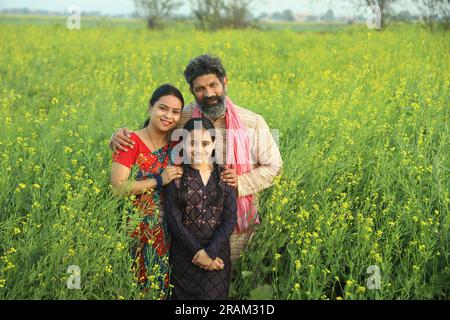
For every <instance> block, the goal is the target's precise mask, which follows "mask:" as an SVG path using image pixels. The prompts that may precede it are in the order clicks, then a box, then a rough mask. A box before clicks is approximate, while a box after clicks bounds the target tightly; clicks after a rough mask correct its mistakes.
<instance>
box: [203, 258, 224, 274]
mask: <svg viewBox="0 0 450 320" xmlns="http://www.w3.org/2000/svg"><path fill="white" fill-rule="evenodd" d="M223 268H225V265H224V264H223V261H222V259H220V258H219V257H217V258H216V259H214V260H213V262H212V263H211V264H210V265H209V267H208V269H207V270H209V271H215V270H222V269H223Z"/></svg>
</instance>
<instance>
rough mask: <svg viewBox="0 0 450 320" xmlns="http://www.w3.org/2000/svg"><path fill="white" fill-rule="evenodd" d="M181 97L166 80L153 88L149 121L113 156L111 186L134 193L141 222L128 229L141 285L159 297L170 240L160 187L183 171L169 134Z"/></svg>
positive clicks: (177, 117) (163, 293) (166, 275)
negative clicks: (175, 162) (174, 158)
mask: <svg viewBox="0 0 450 320" xmlns="http://www.w3.org/2000/svg"><path fill="white" fill-rule="evenodd" d="M183 106H184V99H183V96H182V94H181V92H180V91H179V90H178V89H177V88H175V87H174V86H172V85H169V84H165V85H162V86H161V87H159V88H158V89H156V90H155V92H154V93H153V95H152V97H151V99H150V103H149V107H148V113H149V119H148V120H147V121H146V122H145V124H144V127H143V128H142V129H141V130H139V131H136V132H133V133H132V134H131V137H130V138H131V139H132V140H133V142H134V146H133V147H132V148H131V149H129V150H128V151H126V152H125V151H118V152H117V153H114V155H113V163H112V168H111V185H112V186H113V190H114V191H115V192H116V193H117V194H120V195H136V198H135V200H134V202H133V204H134V206H135V207H136V208H138V209H139V211H140V213H141V214H142V217H143V219H142V221H141V222H140V224H139V226H138V227H137V228H136V229H135V230H134V232H133V233H132V235H131V236H132V237H133V238H135V239H136V242H137V246H136V248H133V249H132V251H133V255H134V261H135V265H134V269H135V270H136V272H137V276H138V283H139V284H140V286H141V288H142V289H144V290H148V288H152V289H157V290H160V292H161V298H164V297H167V295H168V291H169V290H168V288H169V285H168V284H169V264H168V249H169V244H170V241H169V238H168V233H167V227H166V225H165V219H163V210H161V209H162V204H161V201H163V198H162V194H161V190H162V187H163V186H164V185H167V184H168V183H170V182H171V181H172V180H173V179H175V178H179V177H181V175H182V172H183V171H182V168H179V167H176V166H173V163H172V160H171V152H172V148H173V147H174V145H175V143H172V142H169V139H170V133H171V131H172V130H173V129H174V128H175V126H176V124H177V123H178V121H179V120H180V116H181V111H182V108H183ZM134 165H136V166H137V167H138V172H137V176H136V181H128V179H129V176H130V173H131V168H132V167H133V166H134Z"/></svg>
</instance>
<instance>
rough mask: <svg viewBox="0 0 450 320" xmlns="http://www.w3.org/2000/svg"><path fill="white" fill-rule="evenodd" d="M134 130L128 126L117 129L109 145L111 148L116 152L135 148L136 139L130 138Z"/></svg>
mask: <svg viewBox="0 0 450 320" xmlns="http://www.w3.org/2000/svg"><path fill="white" fill-rule="evenodd" d="M132 132H133V131H129V130H128V129H127V128H120V129H119V130H117V131H116V133H115V134H114V135H113V137H112V139H111V142H110V145H109V146H110V147H111V149H113V151H114V152H119V151H125V152H127V151H128V149H127V148H133V147H134V141H133V140H131V139H130V137H131V133H132Z"/></svg>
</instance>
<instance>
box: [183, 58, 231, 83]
mask: <svg viewBox="0 0 450 320" xmlns="http://www.w3.org/2000/svg"><path fill="white" fill-rule="evenodd" d="M211 73H213V74H215V75H216V76H217V78H219V79H220V81H221V82H223V79H224V77H226V76H227V72H226V71H225V68H224V67H223V65H222V61H221V60H220V58H218V57H213V56H211V55H209V54H203V55H201V56H198V57H196V58H194V59H192V60H191V61H189V64H188V65H187V67H186V69H185V70H184V78H185V79H186V82H187V83H188V84H189V86H190V87H191V88H192V83H193V82H194V80H195V79H197V78H198V77H201V76H204V75H205V74H211Z"/></svg>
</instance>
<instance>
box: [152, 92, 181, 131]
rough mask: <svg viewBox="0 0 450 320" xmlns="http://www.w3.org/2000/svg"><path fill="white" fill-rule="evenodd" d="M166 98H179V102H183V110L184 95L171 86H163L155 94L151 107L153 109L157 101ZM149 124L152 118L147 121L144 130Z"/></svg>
mask: <svg viewBox="0 0 450 320" xmlns="http://www.w3.org/2000/svg"><path fill="white" fill-rule="evenodd" d="M164 96H174V97H175V98H178V100H180V101H181V108H183V107H184V98H183V95H182V94H181V92H180V90H178V89H177V88H176V87H174V86H173V85H171V84H163V85H162V86H160V87H159V88H157V89H156V90H155V91H154V92H153V94H152V97H151V98H150V101H149V103H148V105H149V107H153V105H154V104H155V103H156V101H158V100H159V99H160V98H161V97H164ZM149 123H150V118H148V119H147V120H145V122H144V126H143V128H145V127H146V126H148V124H149Z"/></svg>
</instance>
